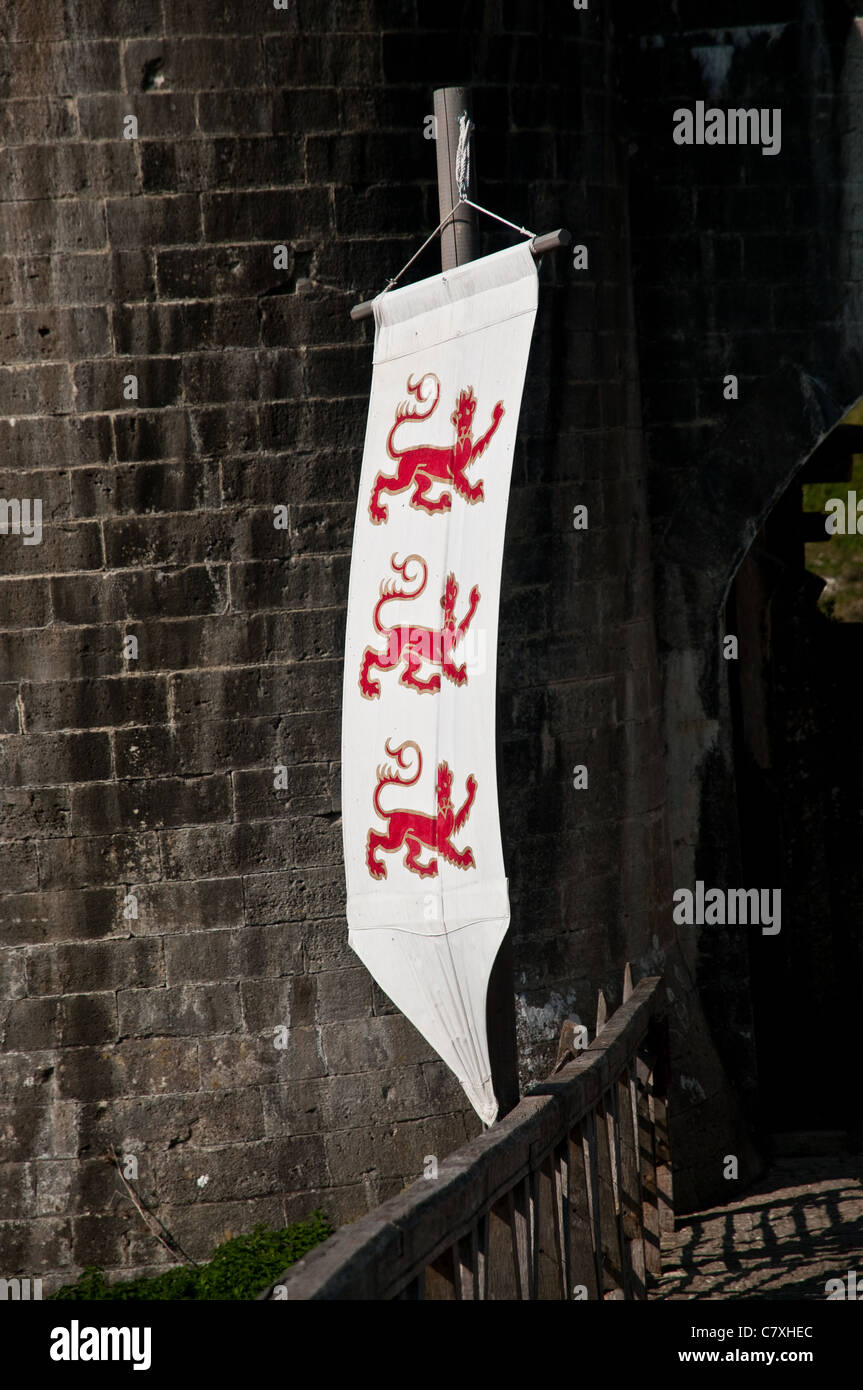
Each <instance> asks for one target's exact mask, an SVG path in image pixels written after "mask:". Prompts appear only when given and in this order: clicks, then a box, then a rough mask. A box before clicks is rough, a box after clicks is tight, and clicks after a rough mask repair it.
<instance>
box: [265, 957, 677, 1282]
mask: <svg viewBox="0 0 863 1390" xmlns="http://www.w3.org/2000/svg"><path fill="white" fill-rule="evenodd" d="M627 986H628V987H629V988H630V989H631V985H630V984H629V981H628V980H627ZM667 1048H668V1044H667V1030H666V1027H665V993H664V986H663V983H662V980H661V978H659V977H649V978H647V979H644V980H642V981H641V982H640V983H639V984H638V985H637V986H636V987H635V988H634V989H631V993H630V994H629V997H628V998H625V1000H624V1003H623V1004H622V1005H621V1007H620V1008H619V1009H618V1010H617V1011H616V1013H614V1014H613V1015H612V1017H611V1018H609V1019H608V1021H607V1022H606V1023H605V1024H604V1025H603V1026H602V1027H601V1028H600V1031H599V1032H598V1033H597V1035H596V1037H595V1038H594V1040H593V1042H592V1043H591V1044H590V1045H589V1047H587V1048H585V1049H584V1050H583V1051H582V1052H581V1053H580V1054H579V1055H577V1056H576V1057H575V1059H574V1060H573V1061H571V1062H569V1063H567V1064H566V1065H565V1066H564V1067H563V1068H562V1069H561V1070H560V1071H559V1072H557V1073H555V1074H554V1075H552V1076H551V1077H549V1078H548V1079H547V1080H546V1081H543V1082H541V1083H540V1084H539V1085H536V1086H534V1087H532V1088H531V1090H530V1091H529V1092H528V1093H527V1095H525V1096H524V1097H523V1098H522V1100H520V1101H519V1103H518V1105H517V1106H516V1107H515V1109H514V1110H512V1111H511V1112H510V1113H509V1114H508V1115H507V1116H505V1118H504V1119H503V1120H501V1121H500V1122H499V1123H498V1124H496V1125H494V1126H493V1127H492V1128H491V1129H489V1130H487V1131H486V1132H485V1133H484V1134H481V1135H480V1136H479V1137H478V1138H476V1139H474V1140H472V1141H471V1142H470V1143H468V1144H465V1145H464V1146H463V1147H462V1148H460V1149H458V1150H456V1151H455V1152H454V1153H452V1154H450V1155H449V1156H448V1157H447V1158H445V1159H443V1160H442V1161H441V1163H440V1164H439V1167H438V1173H437V1177H436V1178H420V1179H418V1180H417V1181H416V1182H414V1183H412V1184H411V1186H410V1187H408V1188H406V1189H405V1190H404V1191H403V1192H401V1193H400V1194H399V1195H398V1196H397V1197H393V1198H391V1199H390V1200H389V1201H387V1202H384V1203H383V1204H382V1205H381V1206H379V1207H377V1208H376V1209H375V1210H374V1211H372V1212H370V1213H369V1214H368V1215H367V1216H364V1217H361V1218H360V1219H359V1220H358V1221H356V1222H354V1223H352V1224H351V1225H349V1226H344V1227H342V1228H341V1229H340V1230H339V1231H337V1232H336V1234H335V1235H333V1236H331V1237H330V1239H329V1240H328V1241H326V1242H324V1244H323V1245H321V1246H319V1247H317V1248H316V1249H315V1250H313V1251H311V1252H310V1253H309V1254H308V1255H306V1256H305V1257H304V1258H303V1259H302V1260H300V1261H299V1262H298V1263H297V1264H296V1265H294V1266H293V1267H292V1268H291V1269H289V1270H288V1271H287V1272H286V1273H285V1274H284V1275H283V1276H282V1278H281V1279H279V1280H277V1281H276V1282H275V1284H273V1285H271V1286H270V1287H269V1288H268V1289H267V1290H265V1291H264V1293H262V1294H261V1295H260V1298H261V1299H263V1300H277V1299H283V1298H287V1299H289V1300H296V1299H301V1300H306V1299H391V1298H480V1299H481V1298H491V1299H494V1298H507V1297H515V1298H559V1299H573V1298H585V1297H586V1298H591V1297H593V1298H606V1299H607V1298H643V1297H645V1292H646V1283H647V1277H648V1276H649V1275H650V1276H653V1277H655V1276H657V1275H658V1273H659V1256H660V1251H659V1239H660V1235H661V1231H662V1230H663V1229H666V1228H668V1226H669V1225H670V1224H673V1207H672V1192H671V1170H670V1155H669V1151H668V1116H667V1078H668V1052H667Z"/></svg>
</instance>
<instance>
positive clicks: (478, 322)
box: [342, 244, 537, 1124]
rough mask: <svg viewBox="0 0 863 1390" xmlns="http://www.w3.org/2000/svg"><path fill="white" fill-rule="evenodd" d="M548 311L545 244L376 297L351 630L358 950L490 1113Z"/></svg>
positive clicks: (353, 892) (346, 717)
mask: <svg viewBox="0 0 863 1390" xmlns="http://www.w3.org/2000/svg"><path fill="white" fill-rule="evenodd" d="M536 307H537V270H536V263H535V261H534V259H533V256H532V255H531V251H530V247H529V245H528V244H523V245H519V246H516V247H512V248H511V249H509V250H507V251H501V252H499V253H497V254H496V255H493V256H487V257H485V258H483V259H482V260H477V261H471V262H469V263H468V264H466V265H463V266H459V267H457V268H455V269H453V270H449V271H446V272H444V274H442V275H436V276H434V277H432V278H431V279H428V280H424V281H422V282H421V283H419V284H417V285H409V286H407V287H406V288H404V289H400V290H393V291H391V292H390V293H388V294H383V295H380V296H379V297H378V298H377V299H376V300H375V301H374V315H375V351H374V370H373V375H372V389H371V399H370V402H369V416H368V425H367V428H366V439H365V450H364V455H363V466H362V474H361V477H360V487H359V498H358V502H357V515H356V523H355V527H354V542H353V552H352V558H351V576H350V589H349V595H348V615H347V634H346V641H345V671H344V688H343V703H342V819H343V835H344V853H345V876H346V881H347V918H348V927H349V932H350V935H349V941H350V945H351V946H352V947H353V949H354V951H356V953H357V955H358V956H359V957H360V959H361V960H362V961H363V963H364V964H365V966H366V967H367V969H368V970H369V971H370V972H371V974H372V975H373V976H374V978H375V980H376V981H377V982H378V984H379V985H380V987H381V988H382V989H383V990H384V991H385V992H386V994H388V995H389V997H390V999H391V1000H392V1001H393V1003H394V1004H395V1005H396V1007H397V1008H398V1009H400V1010H401V1012H402V1013H403V1014H404V1015H405V1017H406V1018H408V1019H409V1020H410V1021H411V1023H412V1024H413V1025H414V1027H415V1028H417V1029H418V1030H419V1032H420V1033H422V1035H423V1036H424V1037H425V1038H426V1039H427V1041H428V1042H429V1043H430V1044H431V1046H432V1047H433V1048H434V1049H435V1051H436V1052H437V1053H438V1054H439V1055H440V1056H441V1057H442V1058H443V1060H444V1061H445V1062H446V1063H447V1065H448V1066H449V1067H450V1068H451V1070H452V1071H453V1072H454V1073H455V1075H456V1076H457V1077H458V1080H459V1081H460V1083H461V1085H462V1086H463V1088H464V1091H465V1093H466V1095H467V1097H468V1099H469V1100H470V1102H471V1104H472V1105H473V1107H474V1109H475V1110H476V1112H477V1114H478V1115H479V1116H480V1118H481V1119H482V1120H483V1121H484V1123H485V1124H491V1123H492V1122H493V1120H494V1119H495V1117H496V1115H497V1109H498V1103H497V1099H496V1097H495V1094H494V1089H493V1086H492V1080H491V1068H490V1065H489V1052H488V1037H487V1034H486V1013H485V1010H486V994H487V991H488V981H489V976H490V974H491V968H492V965H493V964H494V959H495V956H496V955H497V952H498V949H499V947H500V944H501V942H502V941H503V938H504V936H505V934H506V930H507V926H508V924H509V894H508V891H507V882H506V878H505V874H504V865H503V852H502V848H501V839H500V819H499V815H498V800H497V777H496V766H495V675H496V671H495V664H496V655H497V625H498V606H499V598H500V574H501V562H502V556H503V540H504V530H505V526H506V511H507V503H508V498H509V484H510V473H511V470H512V455H513V448H514V445H515V437H516V427H517V423H518V416H519V409H520V406H521V397H522V391H523V388H524V376H525V370H526V367H527V359H528V353H529V351H530V341H531V336H532V333H533V324H534V318H535V316H536Z"/></svg>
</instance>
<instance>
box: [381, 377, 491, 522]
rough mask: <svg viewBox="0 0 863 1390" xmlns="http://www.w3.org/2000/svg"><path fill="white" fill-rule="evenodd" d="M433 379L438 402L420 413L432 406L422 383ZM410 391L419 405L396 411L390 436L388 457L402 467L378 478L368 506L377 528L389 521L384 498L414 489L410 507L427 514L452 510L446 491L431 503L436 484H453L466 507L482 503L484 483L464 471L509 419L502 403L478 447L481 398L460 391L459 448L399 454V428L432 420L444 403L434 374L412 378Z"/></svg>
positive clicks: (425, 447) (456, 421) (454, 415)
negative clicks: (431, 490) (475, 433)
mask: <svg viewBox="0 0 863 1390" xmlns="http://www.w3.org/2000/svg"><path fill="white" fill-rule="evenodd" d="M428 380H431V381H433V382H434V384H435V394H434V400H433V401H432V402H431V404H430V405H429V406H428V409H427V410H425V411H422V412H420V409H419V406H420V404H422V405H426V403H427V402H426V398H425V396H424V394H423V382H425V381H428ZM407 389H408V391H409V392H410V394H411V395H412V396H415V397H416V400H417V405H415V406H411V405H409V404H408V403H407V402H405V401H402V403H401V405H400V406H399V407H398V408H397V410H396V418H395V424H394V425H393V427H392V429H391V430H390V432H389V434H388V436H387V453H388V454H389V456H390V458H391V459H393V460H394V461H395V462H396V463H397V464H398V468H397V469H396V472H395V475H394V476H393V477H392V478H388V477H387V476H386V475H385V474H384V473H379V474H378V476H377V478H376V479H375V484H374V487H373V488H372V496H371V501H370V502H369V515H370V517H371V519H372V521H373V522H375V523H377V522H381V521H386V519H387V516H388V512H387V508H386V507H384V506H382V505H381V501H380V496H381V493H382V492H406V491H407V489H408V488H409V487H410V486H411V484H413V489H414V490H413V496H412V497H411V499H410V504H411V506H412V507H422V508H423V510H424V511H427V512H448V511H449V510H450V509H451V507H452V494H451V493H449V492H442V493H441V495H440V497H439V498H438V499H437V501H436V502H431V501H429V499H428V497H427V496H426V494H427V492H428V490H429V488H430V487H431V485H432V483H438V482H441V483H452V485H453V487H454V488H455V490H456V492H457V493H459V494H460V495H461V496H462V497H464V498H465V500H466V501H467V502H481V501H482V499H483V490H482V483H481V482H479V483H475V484H474V483H471V482H469V480H468V478H467V475H466V473H465V469H466V468H469V467H470V465H471V464H472V463H473V461H474V459H477V458H479V456H480V454H482V453H483V452H484V451H485V450H486V449H487V448H488V445H489V442H490V440H491V438H492V436H493V434H494V432H495V430H496V429H497V427H498V425H499V424H500V422H501V420H502V419H503V415H504V409H503V401H498V403H497V405H496V406H495V407H494V410H493V411H492V418H491V424H490V426H489V428H488V429H487V430H486V432H485V434H484V435H483V436H482V438H481V439H478V440H477V441H476V443H474V441H473V417H474V415H475V414H476V396H475V395H474V393H473V387H472V386H468V387H467V388H465V389H462V390H461V391H459V394H458V401H457V403H456V408H455V410H454V411H453V413H452V415H451V416H450V419H451V420H452V422H453V424H454V425H455V429H456V439H455V444H454V445H453V446H452V447H451V448H446V447H442V446H439V445H431V444H420V445H418V446H417V447H416V448H414V449H394V448H393V436H394V434H395V432H396V430H397V429H398V427H399V425H401V424H403V423H404V421H405V420H428V418H429V416H431V415H433V414H434V412H435V410H436V409H437V404H438V401H439V400H440V381H439V380H438V378H437V377H436V376H435V374H434V372H426V373H425V375H424V376H421V377H420V379H419V381H417V382H415V381H414V379H413V377H412V376H409V377H408V380H407Z"/></svg>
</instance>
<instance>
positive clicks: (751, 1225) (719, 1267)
mask: <svg viewBox="0 0 863 1390" xmlns="http://www.w3.org/2000/svg"><path fill="white" fill-rule="evenodd" d="M662 1248H663V1258H662V1264H663V1274H662V1278H661V1280H660V1281H659V1283H658V1285H657V1287H656V1289H655V1291H654V1292H653V1294H652V1297H653V1298H655V1299H685V1298H718V1299H744V1298H747V1299H762V1298H763V1299H795V1298H796V1299H800V1298H803V1299H805V1298H818V1299H824V1298H826V1297H827V1291H826V1287H825V1286H826V1281H827V1280H828V1279H835V1278H839V1279H842V1280H843V1281H845V1282H846V1288H847V1275H848V1273H849V1271H851V1270H854V1271H856V1274H857V1284H858V1287H857V1290H856V1293H857V1296H858V1297H859V1298H863V1156H861V1155H855V1156H846V1157H830V1158H783V1159H777V1160H776V1161H775V1162H774V1164H773V1166H772V1167H771V1168H770V1170H769V1172H768V1173H767V1174H766V1175H765V1176H764V1177H763V1178H762V1179H761V1180H760V1181H759V1182H758V1183H755V1184H754V1185H753V1186H752V1187H751V1188H750V1189H749V1190H748V1191H747V1192H746V1193H745V1194H744V1195H743V1196H741V1197H739V1198H738V1199H737V1200H736V1201H731V1202H728V1203H727V1205H725V1206H721V1207H713V1208H711V1209H710V1210H708V1211H701V1212H696V1213H694V1214H693V1215H691V1216H686V1217H683V1218H681V1219H680V1221H678V1223H677V1230H676V1231H675V1233H674V1234H673V1235H669V1236H667V1237H665V1238H664V1239H663V1247H662Z"/></svg>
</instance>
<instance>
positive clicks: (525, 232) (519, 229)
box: [461, 198, 536, 237]
mask: <svg viewBox="0 0 863 1390" xmlns="http://www.w3.org/2000/svg"><path fill="white" fill-rule="evenodd" d="M461 201H462V202H463V203H467V205H468V207H469V208H476V210H477V212H484V213H485V215H486V217H493V218H494V220H495V222H502V223H503V225H504V226H505V227H512V230H513V231H514V232H521V234H522V236H529V237H535V236H536V232H529V231H528V230H527V227H517V226H516V224H515V223H514V222H510V221H509V220H508V218H506V217H498V215H497V213H496V212H489V210H488V208H482V207H480V205H479V203H472V202H471V200H470V198H462V200H461Z"/></svg>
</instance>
